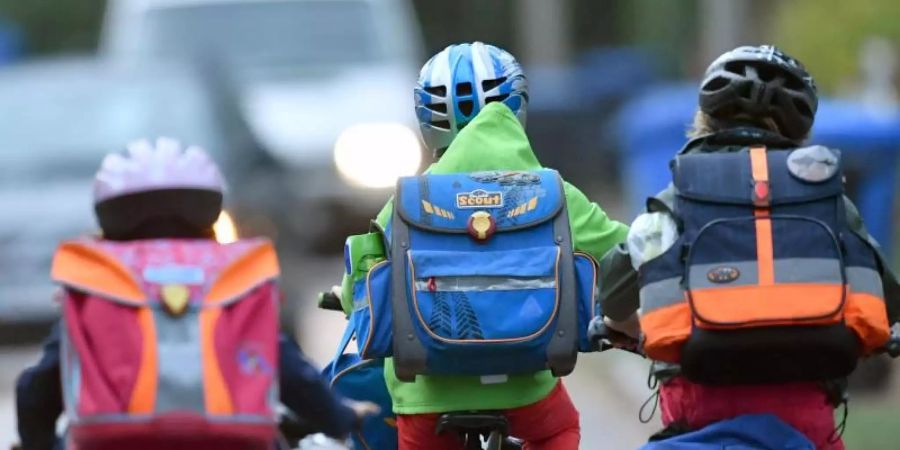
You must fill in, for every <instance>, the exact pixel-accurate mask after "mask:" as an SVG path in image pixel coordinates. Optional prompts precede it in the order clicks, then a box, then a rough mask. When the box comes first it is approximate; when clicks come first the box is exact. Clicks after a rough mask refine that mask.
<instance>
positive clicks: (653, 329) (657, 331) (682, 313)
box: [641, 302, 691, 363]
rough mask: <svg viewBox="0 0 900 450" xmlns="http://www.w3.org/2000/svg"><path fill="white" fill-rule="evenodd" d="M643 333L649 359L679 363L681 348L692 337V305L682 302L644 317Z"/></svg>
mask: <svg viewBox="0 0 900 450" xmlns="http://www.w3.org/2000/svg"><path fill="white" fill-rule="evenodd" d="M641 331H642V332H643V333H644V352H645V353H646V354H647V357H648V358H650V359H655V360H658V361H667V362H671V363H678V362H679V361H680V360H681V346H682V345H683V344H684V343H685V341H687V338H688V336H690V335H691V308H690V305H688V303H687V302H681V303H677V304H674V305H670V306H665V307H662V308H658V309H654V310H653V311H652V312H650V313H648V314H646V315H642V316H641Z"/></svg>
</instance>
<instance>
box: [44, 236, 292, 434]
mask: <svg viewBox="0 0 900 450" xmlns="http://www.w3.org/2000/svg"><path fill="white" fill-rule="evenodd" d="M278 275H279V268H278V260H277V256H276V254H275V250H274V249H273V247H272V245H271V244H270V243H269V242H268V241H265V240H246V241H239V242H236V243H233V244H228V245H222V244H218V243H216V242H214V241H211V240H145V241H130V242H110V241H102V240H79V241H70V242H65V243H63V244H62V245H61V246H60V247H59V249H58V250H57V253H56V255H55V257H54V261H53V269H52V277H53V280H54V281H56V282H57V283H60V284H61V285H62V286H63V289H64V293H65V295H64V296H63V304H62V310H63V333H62V361H63V362H62V370H61V373H62V385H63V398H64V403H65V414H66V417H67V419H68V422H69V430H68V437H69V440H70V443H71V444H72V445H73V446H74V447H77V448H83V449H84V448H89V449H105V448H129V449H141V448H190V449H192V450H197V449H200V448H216V449H231V448H240V449H255V448H259V449H263V448H269V447H270V446H271V443H272V442H273V441H274V439H275V436H276V431H277V415H276V412H275V407H276V405H277V400H278V378H277V375H278V367H277V364H278V353H277V352H278V299H279V294H278V292H279V291H278V287H277V284H276V281H277V278H278Z"/></svg>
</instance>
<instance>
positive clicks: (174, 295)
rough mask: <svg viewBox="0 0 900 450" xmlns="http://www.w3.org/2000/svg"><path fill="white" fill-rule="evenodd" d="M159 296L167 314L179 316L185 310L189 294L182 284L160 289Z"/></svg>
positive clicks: (169, 285) (168, 285)
mask: <svg viewBox="0 0 900 450" xmlns="http://www.w3.org/2000/svg"><path fill="white" fill-rule="evenodd" d="M161 296H162V301H163V305H164V306H165V307H166V310H167V311H168V312H169V314H172V315H173V316H180V315H181V314H183V313H184V311H185V310H186V309H187V306H188V300H190V298H191V293H190V291H189V290H188V288H187V286H185V285H183V284H167V285H165V286H163V287H162V292H161Z"/></svg>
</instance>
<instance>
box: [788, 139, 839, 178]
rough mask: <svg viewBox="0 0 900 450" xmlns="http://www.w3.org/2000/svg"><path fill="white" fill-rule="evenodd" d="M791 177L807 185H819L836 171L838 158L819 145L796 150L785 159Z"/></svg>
mask: <svg viewBox="0 0 900 450" xmlns="http://www.w3.org/2000/svg"><path fill="white" fill-rule="evenodd" d="M787 166H788V170H790V172H791V175H793V176H795V177H796V178H798V179H800V180H802V181H806V182H809V183H821V182H823V181H827V180H829V179H831V177H833V176H834V175H835V174H836V173H837V170H838V157H837V156H836V155H835V154H834V152H832V151H831V150H830V149H828V148H826V147H823V146H821V145H813V146H811V147H803V148H798V149H797V150H794V151H792V152H791V154H790V155H789V156H788V159H787Z"/></svg>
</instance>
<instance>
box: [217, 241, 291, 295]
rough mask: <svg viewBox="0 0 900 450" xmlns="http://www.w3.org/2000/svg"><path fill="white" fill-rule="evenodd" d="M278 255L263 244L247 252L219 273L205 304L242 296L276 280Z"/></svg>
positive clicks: (272, 248) (271, 248)
mask: <svg viewBox="0 0 900 450" xmlns="http://www.w3.org/2000/svg"><path fill="white" fill-rule="evenodd" d="M278 274H279V268H278V255H277V254H276V253H275V248H274V247H272V243H270V242H265V243H262V244H260V245H259V246H258V247H255V248H253V249H251V250H250V251H248V252H247V253H246V254H244V255H243V256H241V257H240V258H238V259H237V260H236V261H234V262H233V263H231V265H230V266H228V267H227V268H226V269H225V270H223V271H222V272H221V274H220V275H219V277H218V278H217V279H216V281H215V282H214V283H213V285H212V287H211V288H210V289H209V292H208V293H207V294H206V300H205V301H206V303H217V302H221V301H225V300H229V299H232V298H235V297H237V296H238V295H241V294H243V293H244V292H246V291H247V290H248V289H251V288H253V287H254V286H257V285H259V284H261V283H262V282H264V281H265V280H270V279H274V278H277V277H278Z"/></svg>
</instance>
